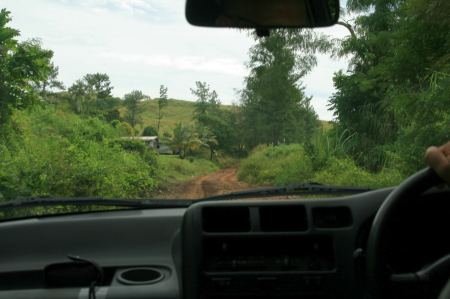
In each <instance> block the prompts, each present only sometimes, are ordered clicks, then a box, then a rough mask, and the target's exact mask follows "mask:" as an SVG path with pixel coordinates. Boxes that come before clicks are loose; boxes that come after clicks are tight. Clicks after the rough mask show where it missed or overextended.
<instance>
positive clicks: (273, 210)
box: [259, 205, 308, 232]
mask: <svg viewBox="0 0 450 299" xmlns="http://www.w3.org/2000/svg"><path fill="white" fill-rule="evenodd" d="M259 218H260V223H261V230H262V231H265V232H296V231H306V230H307V229H308V221H307V218H306V209H305V207H304V206H299V205H295V206H291V205H289V206H264V207H260V208H259Z"/></svg>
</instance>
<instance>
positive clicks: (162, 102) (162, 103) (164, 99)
mask: <svg viewBox="0 0 450 299" xmlns="http://www.w3.org/2000/svg"><path fill="white" fill-rule="evenodd" d="M167 90H168V89H167V87H165V86H164V85H161V86H160V87H159V98H158V126H157V132H158V135H159V129H160V124H161V119H162V118H163V113H162V110H163V109H164V107H166V106H167V105H168V103H169V102H168V96H167Z"/></svg>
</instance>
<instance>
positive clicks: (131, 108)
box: [123, 90, 148, 130]
mask: <svg viewBox="0 0 450 299" xmlns="http://www.w3.org/2000/svg"><path fill="white" fill-rule="evenodd" d="M146 98H148V97H147V96H146V95H144V94H143V93H142V91H140V90H133V91H132V92H130V93H127V94H126V95H125V96H124V97H123V104H124V105H125V107H126V108H127V112H126V115H125V120H126V121H127V122H128V123H129V124H130V125H131V127H132V128H133V130H136V125H137V124H138V123H140V113H141V112H142V111H143V108H142V105H141V101H142V100H144V99H146Z"/></svg>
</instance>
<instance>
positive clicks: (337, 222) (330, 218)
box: [312, 207, 353, 228]
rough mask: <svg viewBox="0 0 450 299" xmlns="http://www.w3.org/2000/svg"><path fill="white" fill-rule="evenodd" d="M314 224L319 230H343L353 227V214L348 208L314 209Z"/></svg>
mask: <svg viewBox="0 0 450 299" xmlns="http://www.w3.org/2000/svg"><path fill="white" fill-rule="evenodd" d="M312 212H313V222H314V226H315V227H317V228H341V227H348V226H351V225H352V222H353V220H352V213H351V211H350V209H349V208H348V207H322V208H314V209H313V210H312Z"/></svg>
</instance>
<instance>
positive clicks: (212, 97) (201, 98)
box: [191, 81, 220, 120]
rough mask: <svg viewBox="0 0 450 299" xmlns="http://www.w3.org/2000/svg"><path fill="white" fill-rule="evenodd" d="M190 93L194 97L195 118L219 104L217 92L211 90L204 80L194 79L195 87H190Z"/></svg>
mask: <svg viewBox="0 0 450 299" xmlns="http://www.w3.org/2000/svg"><path fill="white" fill-rule="evenodd" d="M191 93H192V94H193V95H194V96H195V97H196V102H195V109H194V117H195V118H196V119H197V120H198V119H199V118H201V117H202V116H204V115H206V114H208V112H213V111H214V110H217V109H218V108H219V106H220V101H219V96H218V95H217V92H216V91H215V90H211V88H210V86H209V85H208V84H207V83H206V82H200V81H196V82H195V88H191Z"/></svg>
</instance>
